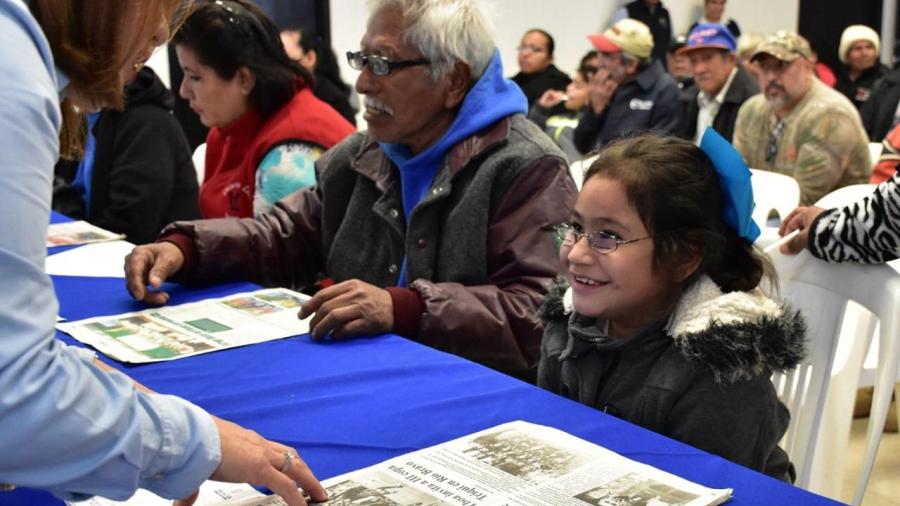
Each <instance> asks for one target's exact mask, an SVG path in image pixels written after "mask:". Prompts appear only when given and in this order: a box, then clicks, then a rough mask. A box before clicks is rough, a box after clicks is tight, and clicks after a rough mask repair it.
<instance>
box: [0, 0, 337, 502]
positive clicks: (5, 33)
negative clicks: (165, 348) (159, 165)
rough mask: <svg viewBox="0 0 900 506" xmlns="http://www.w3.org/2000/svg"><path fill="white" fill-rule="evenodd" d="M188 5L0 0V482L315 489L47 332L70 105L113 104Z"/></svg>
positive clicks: (277, 450) (289, 452)
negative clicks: (53, 210) (57, 188)
mask: <svg viewBox="0 0 900 506" xmlns="http://www.w3.org/2000/svg"><path fill="white" fill-rule="evenodd" d="M186 7H188V6H187V5H185V2H184V1H182V2H179V1H178V0H157V1H147V0H90V1H88V0H72V1H68V2H59V1H54V0H31V1H30V2H28V3H27V4H26V3H25V2H23V0H0V104H2V107H0V180H2V181H3V184H2V185H0V220H2V225H0V229H2V231H3V233H2V234H0V279H2V280H3V288H4V297H3V304H0V339H2V346H0V483H6V484H13V485H19V486H27V487H34V488H42V489H46V490H49V491H51V492H53V493H54V494H56V495H58V496H60V497H63V498H66V499H77V498H84V497H85V496H89V495H102V496H106V497H110V498H114V499H125V498H127V497H129V496H130V495H131V494H132V493H133V492H134V491H135V489H137V488H146V489H149V490H151V491H153V492H155V493H157V494H159V495H161V496H163V497H167V498H184V497H187V496H189V495H190V494H191V493H193V492H194V491H195V490H196V489H197V487H198V486H199V485H200V483H201V482H203V480H205V479H206V478H210V477H211V478H213V479H218V480H223V481H235V482H245V481H249V482H251V483H253V484H258V485H264V486H267V487H269V488H270V489H272V490H273V491H275V492H276V493H278V494H280V495H282V496H283V497H284V498H285V499H287V502H288V503H289V504H291V505H300V504H306V503H305V501H304V500H303V497H302V496H301V494H300V493H299V492H298V490H297V489H296V487H295V484H294V482H295V481H296V482H299V483H300V485H301V486H302V487H303V488H304V489H306V490H307V491H308V492H309V493H310V495H311V496H312V497H313V499H316V500H322V499H324V495H325V493H324V490H323V489H322V488H321V486H320V485H319V483H318V481H316V479H315V477H314V476H313V475H312V473H311V472H310V471H309V469H308V468H307V467H306V465H305V464H304V463H303V461H301V460H299V458H298V457H297V456H296V452H295V451H294V450H293V449H291V448H288V447H286V446H284V445H281V444H278V443H275V442H271V441H267V440H265V439H263V438H262V437H260V436H258V435H256V434H255V433H252V432H250V431H247V430H245V429H243V428H241V427H238V426H237V425H234V424H231V423H229V422H226V421H223V420H220V419H216V418H214V417H212V416H210V415H209V414H208V413H206V412H204V411H203V410H201V409H200V408H198V407H196V406H194V405H192V404H190V403H188V402H186V401H184V400H181V399H178V398H175V397H172V396H166V395H157V394H148V393H143V392H138V391H136V390H135V388H134V385H133V383H132V382H131V381H130V380H129V379H128V378H127V377H126V376H124V375H122V374H120V373H118V372H104V371H102V370H100V369H99V368H98V367H97V366H96V365H94V363H93V357H92V356H91V355H90V354H87V353H84V351H83V350H80V349H77V348H70V347H67V346H66V345H64V344H63V343H61V342H60V341H58V340H56V339H55V338H54V331H53V328H54V325H55V324H56V314H57V310H58V305H57V301H56V297H55V295H54V292H53V287H52V285H51V283H50V280H49V278H48V277H47V275H46V274H45V273H44V257H45V255H46V247H45V241H46V236H47V224H48V222H49V213H50V190H51V180H52V175H53V165H54V163H55V162H56V159H57V157H58V155H59V153H60V150H62V151H63V152H65V153H77V151H78V142H79V139H80V137H81V136H80V135H79V132H78V125H80V124H81V121H80V118H78V117H77V110H81V111H90V110H95V109H98V108H100V107H110V106H118V107H121V105H122V104H121V101H122V98H121V90H122V86H123V83H124V82H126V81H127V80H129V79H130V78H131V77H133V73H135V72H137V70H139V69H140V67H141V66H142V65H143V63H144V62H146V60H147V59H148V58H149V57H150V54H151V52H152V50H153V48H154V47H155V46H157V45H160V44H162V43H164V42H165V41H166V39H168V36H169V33H170V29H169V27H168V26H169V24H168V21H171V20H172V19H174V18H177V17H178V16H177V14H181V13H182V10H183V9H185V8H186ZM84 33H89V34H91V35H92V36H91V37H82V38H78V35H76V34H84ZM62 98H65V101H64V102H63V103H62V104H60V100H61V99H62ZM76 107H77V108H78V109H76ZM61 130H62V135H61V136H60V131H61ZM60 139H62V140H61V141H60ZM61 142H62V145H61ZM26 442H27V444H25V443H26Z"/></svg>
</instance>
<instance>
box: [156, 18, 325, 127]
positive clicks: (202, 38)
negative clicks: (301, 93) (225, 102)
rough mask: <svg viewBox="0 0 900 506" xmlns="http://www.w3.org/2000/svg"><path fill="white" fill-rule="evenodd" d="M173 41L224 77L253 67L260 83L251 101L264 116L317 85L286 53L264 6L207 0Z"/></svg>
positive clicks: (307, 72) (269, 114)
mask: <svg viewBox="0 0 900 506" xmlns="http://www.w3.org/2000/svg"><path fill="white" fill-rule="evenodd" d="M173 42H174V43H175V44H176V45H181V46H184V47H186V48H188V49H190V50H191V51H193V52H194V53H195V54H196V55H197V59H198V60H199V61H200V63H202V64H203V65H206V66H209V67H212V69H213V70H214V71H215V72H216V75H218V76H219V77H220V78H222V79H232V78H233V77H234V75H235V74H236V73H237V71H238V69H240V68H241V67H247V68H249V69H250V70H251V71H252V72H253V74H254V76H255V77H256V85H255V86H254V87H253V91H251V92H250V96H249V101H250V104H251V105H253V106H254V107H255V108H256V109H257V111H258V112H259V114H260V115H261V116H262V117H263V118H268V117H269V116H271V115H272V114H273V113H274V112H275V111H277V110H278V109H280V108H281V106H283V105H284V104H286V103H287V102H288V101H289V100H290V99H291V98H292V97H293V96H294V93H296V91H297V89H298V88H300V87H302V86H304V85H306V86H312V83H313V78H312V75H310V73H309V71H307V70H306V69H305V68H303V67H302V66H301V65H300V64H299V63H297V62H295V61H293V60H291V59H290V58H289V57H288V55H287V53H285V52H284V46H282V44H281V36H280V35H279V32H278V28H277V27H276V26H275V23H273V22H272V20H270V19H269V17H268V16H266V13H265V12H263V11H262V9H260V8H259V7H257V6H256V5H254V4H252V3H251V2H247V1H244V0H215V1H213V0H204V1H199V2H197V3H195V5H194V10H193V12H191V15H190V16H189V17H188V18H187V20H186V21H185V22H184V25H182V27H181V30H179V31H178V33H176V34H175V37H174V39H173Z"/></svg>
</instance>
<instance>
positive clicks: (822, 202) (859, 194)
mask: <svg viewBox="0 0 900 506" xmlns="http://www.w3.org/2000/svg"><path fill="white" fill-rule="evenodd" d="M876 186H877V185H874V184H851V185H850V186H844V187H842V188H838V189H837V190H834V191H833V192H831V193H829V194H828V195H825V196H824V197H822V198H820V199H819V201H818V202H816V205H817V206H819V207H821V208H824V209H831V208H833V207H843V206H846V205H850V204H854V203H856V202H862V199H863V197H868V196H869V195H871V194H872V192H874V191H875V187H876Z"/></svg>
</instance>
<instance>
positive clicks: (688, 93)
mask: <svg viewBox="0 0 900 506" xmlns="http://www.w3.org/2000/svg"><path fill="white" fill-rule="evenodd" d="M735 48H736V44H735V40H734V36H733V35H732V34H731V32H730V31H729V30H728V29H727V28H726V27H725V26H723V25H718V24H712V23H709V24H700V25H697V26H696V27H695V28H694V29H693V30H691V33H690V35H689V36H688V40H687V44H686V45H685V46H684V47H683V48H681V50H680V52H681V53H682V54H686V55H687V56H688V57H689V58H690V60H691V70H692V73H693V75H694V81H695V83H694V85H692V86H691V87H689V88H687V89H686V90H685V91H684V93H682V95H681V108H680V115H679V119H678V126H677V127H676V128H675V134H676V135H678V136H679V137H683V138H685V139H690V140H693V141H695V142H698V141H699V140H700V137H701V136H702V135H703V132H704V131H705V130H706V127H708V126H711V127H713V129H715V130H716V131H717V132H719V133H720V134H721V135H722V137H725V139H727V140H728V141H729V142H730V141H731V138H732V137H733V136H734V123H735V121H737V115H738V111H739V110H740V108H741V105H742V104H743V103H744V101H745V100H747V99H748V98H750V97H752V96H753V95H756V94H757V93H759V85H758V84H757V82H756V79H755V77H754V76H752V75H750V74H749V73H748V72H747V71H746V70H744V69H743V68H742V67H741V66H740V65H738V64H737V55H736V54H735Z"/></svg>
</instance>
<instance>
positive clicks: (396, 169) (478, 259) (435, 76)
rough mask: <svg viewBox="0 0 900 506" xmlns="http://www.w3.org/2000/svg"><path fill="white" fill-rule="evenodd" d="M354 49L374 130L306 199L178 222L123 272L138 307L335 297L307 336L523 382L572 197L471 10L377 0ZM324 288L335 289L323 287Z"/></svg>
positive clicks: (465, 3) (326, 169)
mask: <svg viewBox="0 0 900 506" xmlns="http://www.w3.org/2000/svg"><path fill="white" fill-rule="evenodd" d="M369 5H370V9H371V10H370V12H371V14H370V17H369V20H368V26H367V31H366V34H365V35H364V36H363V38H362V41H361V50H360V51H359V52H351V53H350V54H348V60H349V63H350V65H351V66H353V67H354V68H356V69H357V70H359V71H360V74H359V78H358V79H357V82H356V90H357V91H358V92H359V93H360V94H362V95H365V119H366V121H367V123H368V127H369V130H368V132H362V133H358V134H355V135H353V136H351V137H349V138H348V139H346V140H345V141H344V142H342V143H341V144H339V145H337V146H335V147H334V148H332V149H331V150H330V151H328V152H327V153H325V154H324V155H323V156H322V158H320V159H319V161H318V162H317V164H316V165H317V166H316V169H317V176H318V182H317V185H316V186H315V187H314V188H308V189H305V190H301V191H299V192H298V193H295V194H293V195H291V196H289V197H287V198H285V199H284V200H282V201H280V202H278V203H277V204H275V206H274V208H273V210H272V211H271V212H270V213H269V214H266V215H264V216H262V217H259V218H257V219H243V220H238V219H224V220H206V221H203V220H201V221H193V222H179V223H175V224H174V225H173V226H170V227H169V228H168V229H167V230H165V231H164V232H163V234H162V236H161V239H160V242H157V243H155V244H153V245H148V246H143V247H140V248H137V249H135V251H134V252H133V253H132V254H131V255H130V256H129V258H128V260H127V261H126V283H127V286H128V289H129V290H130V291H131V293H132V295H133V296H134V297H135V298H137V299H139V300H144V301H147V302H150V303H163V302H165V301H166V300H167V295H166V294H165V293H163V292H160V291H157V289H158V287H159V286H160V284H161V283H162V281H163V280H164V279H166V278H168V277H170V276H174V279H175V280H181V281H186V282H193V283H198V282H202V283H208V282H212V281H217V280H224V279H235V278H243V279H249V280H252V281H255V282H258V283H262V284H265V285H280V286H293V287H305V286H309V285H311V284H313V283H316V282H320V281H321V280H322V279H324V278H327V279H330V280H331V281H333V283H334V284H332V285H330V286H326V287H325V288H322V289H321V290H319V291H318V292H317V293H316V294H315V295H314V296H313V298H312V299H311V300H310V301H308V302H306V303H305V304H304V305H303V308H302V310H301V312H300V317H306V316H309V315H313V314H314V315H315V316H314V318H313V319H312V320H311V323H310V326H311V333H312V336H313V337H314V338H317V339H322V338H335V339H339V338H345V337H351V336H357V335H373V334H381V333H385V332H394V333H397V334H400V335H403V336H406V337H409V338H411V339H413V340H416V341H418V342H421V343H424V344H426V345H430V346H433V347H435V348H438V349H442V350H445V351H448V352H451V353H456V354H459V355H461V356H464V357H467V358H469V359H472V360H475V361H478V362H481V363H483V364H485V365H488V366H490V367H493V368H496V369H499V370H502V371H505V372H508V373H511V374H515V375H518V376H520V377H530V378H533V367H534V366H535V365H536V363H537V360H538V358H539V353H540V350H539V348H540V337H541V326H540V323H539V320H538V316H537V309H538V306H539V305H540V303H541V300H542V299H543V297H544V294H545V292H546V290H547V288H548V287H549V285H550V282H551V280H552V279H553V278H554V276H555V275H556V273H557V271H558V267H559V265H558V261H557V253H556V248H555V241H554V233H553V225H555V224H557V223H560V222H562V221H564V220H565V219H566V218H567V217H568V212H569V209H570V208H571V206H572V204H573V202H574V197H575V187H574V183H573V181H572V179H571V177H570V176H569V174H568V170H567V167H566V163H565V161H564V155H563V153H562V152H561V151H559V149H558V148H557V147H556V146H555V144H554V143H553V141H552V140H551V139H549V138H548V137H547V136H546V135H544V134H543V133H542V132H541V131H540V130H539V129H538V128H537V127H536V126H535V125H533V124H532V123H531V122H530V121H528V120H527V119H526V118H525V116H524V113H525V112H526V102H525V97H524V96H523V95H522V93H521V91H520V90H519V88H518V87H517V86H516V85H515V84H514V83H512V82H510V81H508V80H506V79H504V78H503V69H502V65H501V62H500V58H499V53H498V52H497V50H496V48H495V44H494V41H493V38H492V37H491V35H490V32H489V30H488V27H487V20H486V18H485V16H484V14H483V13H482V12H481V11H480V9H479V8H478V6H477V5H476V2H475V1H474V0H454V1H451V0H440V1H428V2H425V1H422V0H375V1H372V2H370V4H369ZM320 285H328V284H327V283H320Z"/></svg>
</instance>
